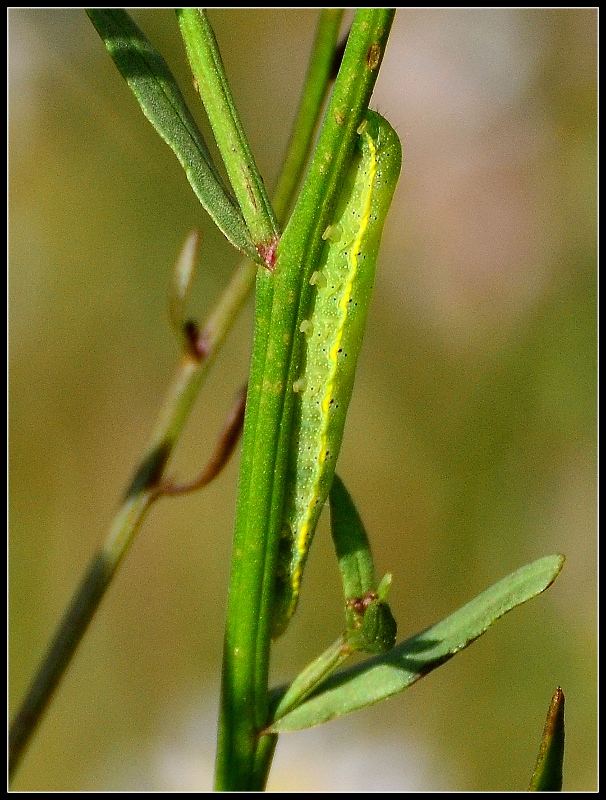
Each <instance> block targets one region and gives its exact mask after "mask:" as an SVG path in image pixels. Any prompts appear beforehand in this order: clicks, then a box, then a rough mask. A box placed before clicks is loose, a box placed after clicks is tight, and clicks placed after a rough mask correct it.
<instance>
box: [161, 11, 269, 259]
mask: <svg viewBox="0 0 606 800" xmlns="http://www.w3.org/2000/svg"><path fill="white" fill-rule="evenodd" d="M177 18H178V20H179V26H180V28H181V35H182V36H183V41H184V42H185V46H186V49H187V56H188V58H189V63H190V66H191V70H192V72H193V75H194V78H195V80H196V85H197V87H198V91H199V93H200V97H201V98H202V102H203V103H204V108H205V109H206V113H207V115H208V119H209V121H210V124H211V127H212V129H213V133H214V134H215V139H216V141H217V145H218V147H219V150H220V152H221V157H222V158H223V163H224V164H225V168H226V170H227V174H228V176H229V180H230V182H231V185H232V188H233V190H234V193H235V195H236V199H237V200H238V203H239V205H240V209H241V210H242V214H243V216H244V219H245V221H246V224H247V227H248V230H249V231H250V235H251V236H252V239H253V242H254V243H255V245H256V246H257V249H258V250H259V252H260V253H261V254H262V255H264V257H265V258H266V260H267V261H268V263H270V264H272V265H273V251H274V249H275V244H276V242H277V237H278V223H277V220H276V217H275V214H274V212H273V208H272V206H271V203H270V202H269V197H268V196H267V193H266V191H265V186H264V184H263V180H262V178H261V176H260V174H259V171H258V169H257V165H256V163H255V159H254V157H253V154H252V151H251V149H250V146H249V144H248V140H247V138H246V134H245V133H244V128H243V127H242V123H241V122H240V117H239V115H238V111H237V109H236V106H235V103H234V101H233V98H232V95H231V90H230V88H229V83H228V81H227V76H226V74H225V68H224V66H223V61H222V59H221V54H220V52H219V48H218V46H217V41H216V39H215V35H214V33H213V30H212V28H211V26H210V23H209V21H208V17H207V16H206V13H205V12H204V11H203V10H202V9H198V8H179V9H177ZM269 252H271V260H270V257H268V256H267V255H266V254H267V253H269Z"/></svg>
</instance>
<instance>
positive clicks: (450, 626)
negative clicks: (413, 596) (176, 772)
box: [268, 555, 564, 733]
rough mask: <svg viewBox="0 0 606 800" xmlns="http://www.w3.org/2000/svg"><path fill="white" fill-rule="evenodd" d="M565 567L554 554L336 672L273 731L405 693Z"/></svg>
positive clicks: (303, 725) (311, 723)
mask: <svg viewBox="0 0 606 800" xmlns="http://www.w3.org/2000/svg"><path fill="white" fill-rule="evenodd" d="M563 564H564V556H562V555H553V556H546V557H545V558H541V559H539V560H538V561H535V562H533V563H532V564H527V565H526V566H525V567H522V568H521V569H519V570H516V572H513V573H512V574H511V575H508V576H507V577H506V578H504V579H503V580H501V581H499V582H498V583H496V584H494V585H493V586H491V587H490V588H489V589H487V590H486V591H485V592H482V594H480V595H478V596H477V597H476V598H474V599H473V600H471V601H470V602H469V603H467V604H466V605H464V606H463V607H462V608H460V609H459V610H458V611H455V612H454V614H451V615H450V616H449V617H446V619H444V620H442V621H441V622H438V623H437V625H433V626H432V627H430V628H427V629H426V630H425V631H422V632H421V633H418V634H416V635H415V636H413V637H411V638H410V639H407V640H406V641H405V642H402V643H401V644H399V645H397V646H396V647H394V649H393V650H391V651H390V652H389V653H386V654H385V655H381V656H377V657H375V658H371V659H368V660H367V661H365V662H363V663H362V664H359V665H357V666H356V667H353V668H351V669H348V670H343V671H341V672H338V673H336V674H335V675H333V676H332V677H331V678H329V679H328V680H327V681H325V682H324V683H323V684H322V685H321V686H320V687H319V688H318V689H317V691H316V692H315V693H314V694H313V695H312V696H311V697H310V698H309V699H308V700H307V701H305V702H304V703H303V704H302V705H300V706H298V707H297V708H296V709H294V710H293V711H291V712H290V713H289V714H286V715H285V716H284V717H282V718H281V719H279V720H276V721H274V723H273V724H272V725H271V726H269V728H268V732H271V733H285V732H287V731H296V730H302V729H304V728H309V727H312V726H314V725H320V724H322V723H323V722H328V721H329V720H331V719H335V718H336V717H340V716H343V715H344V714H348V713H350V712H351V711H355V710H357V709H359V708H364V707H365V706H369V705H372V704H373V703H377V702H378V701H379V700H385V699H387V698H388V697H391V696H392V695H394V694H397V693H398V692H402V691H404V689H407V688H408V687H409V686H411V685H412V684H413V683H415V682H416V681H417V680H419V678H422V677H423V676H424V675H426V674H428V673H429V672H431V671H432V670H434V669H435V668H436V667H438V666H440V665H441V664H444V663H445V662H446V661H448V660H449V659H450V658H452V656H453V655H454V654H455V653H457V652H458V651H459V650H462V649H463V648H464V647H467V646H468V645H469V644H471V643H472V642H473V641H475V640H476V639H477V638H478V637H479V636H481V635H482V634H483V633H484V632H485V631H486V630H487V629H488V628H489V627H490V626H491V625H492V624H493V623H494V622H496V620H497V619H499V618H500V617H502V616H503V615H504V614H506V613H507V612H508V611H511V610H512V609H513V608H515V607H516V606H519V605H521V604H522V603H525V602H526V601H527V600H530V599H531V598H533V597H536V595H538V594H540V593H541V592H543V591H545V589H547V588H548V587H549V586H550V585H551V584H552V583H553V581H554V580H555V579H556V577H557V576H558V574H559V572H560V570H561V569H562V566H563Z"/></svg>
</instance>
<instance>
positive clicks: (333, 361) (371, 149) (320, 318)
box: [273, 111, 401, 638]
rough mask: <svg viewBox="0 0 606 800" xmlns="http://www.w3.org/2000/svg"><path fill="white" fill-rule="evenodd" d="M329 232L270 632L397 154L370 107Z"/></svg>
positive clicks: (292, 565) (363, 309)
mask: <svg viewBox="0 0 606 800" xmlns="http://www.w3.org/2000/svg"><path fill="white" fill-rule="evenodd" d="M358 133H359V134H360V135H359V139H358V142H357V146H356V150H355V153H354V156H353V159H352V164H351V167H350V169H349V170H348V173H347V177H346V181H345V183H344V186H343V189H342V191H341V193H340V196H339V200H338V202H337V206H336V210H335V220H334V223H333V224H332V225H330V226H329V227H328V228H327V230H326V232H325V234H324V238H325V239H326V246H325V250H324V254H323V257H322V262H321V265H320V269H318V270H317V271H315V272H314V273H313V274H312V277H311V279H310V283H311V284H312V285H313V286H314V287H315V291H314V299H313V310H312V313H311V317H310V319H309V320H305V321H304V323H303V324H302V325H301V328H300V330H301V335H305V337H306V347H305V369H304V371H303V373H302V374H301V376H300V377H299V379H298V380H297V381H295V385H294V386H293V390H294V391H296V392H298V397H299V398H300V399H299V400H298V408H297V417H296V425H295V441H294V442H293V447H292V453H293V455H292V459H291V463H290V467H289V475H288V480H287V487H286V505H285V519H284V525H283V531H282V538H281V542H280V555H279V564H278V573H277V582H276V592H275V604H274V623H273V635H274V638H275V637H276V636H279V635H280V634H281V633H282V632H283V630H284V629H285V628H286V625H287V624H288V620H289V619H290V617H291V616H292V615H293V613H294V611H295V608H296V605H297V601H298V597H299V591H300V585H301V577H302V572H303V568H304V566H305V562H306V560H307V554H308V552H309V546H310V544H311V539H312V537H313V534H314V531H315V528H316V525H317V522H318V518H319V515H320V511H321V510H322V507H323V505H324V502H325V501H326V499H327V497H328V493H329V491H330V486H331V483H332V479H333V477H334V473H335V466H336V460H337V456H338V453H339V449H340V446H341V440H342V438H343V429H344V426H345V418H346V414H347V408H348V405H349V399H350V397H351V392H352V388H353V381H354V376H355V369H356V363H357V360H358V355H359V352H360V347H361V344H362V338H363V335H364V326H365V322H366V316H367V312H368V307H369V303H370V296H371V293H372V286H373V282H374V273H375V265H376V259H377V252H378V249H379V244H380V240H381V233H382V231H383V224H384V222H385V218H386V216H387V212H388V210H389V206H390V204H391V199H392V197H393V193H394V190H395V186H396V183H397V180H398V176H399V172H400V163H401V147H400V141H399V139H398V136H397V134H396V133H395V131H394V130H393V128H392V127H391V126H390V125H389V123H388V122H387V121H386V120H384V119H383V118H382V117H381V116H380V115H379V114H377V113H375V112H373V111H368V112H367V115H366V117H365V119H364V121H363V122H362V124H361V125H360V127H359V129H358Z"/></svg>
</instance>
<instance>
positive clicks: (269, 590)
mask: <svg viewBox="0 0 606 800" xmlns="http://www.w3.org/2000/svg"><path fill="white" fill-rule="evenodd" d="M393 13H394V12H393V11H392V10H389V9H363V10H361V11H358V12H357V14H356V18H355V20H354V24H353V26H352V30H351V33H350V37H349V43H348V46H347V48H346V51H345V54H344V59H343V64H342V68H341V70H340V72H339V76H338V78H337V81H336V83H335V88H334V91H333V96H332V99H331V103H330V105H329V108H328V111H327V114H326V119H325V125H324V127H323V129H322V132H321V133H320V138H319V142H318V147H317V148H316V151H315V153H314V158H313V161H312V164H311V166H310V170H309V173H308V178H307V180H306V183H305V185H304V187H303V189H302V191H301V195H300V197H299V201H298V203H297V206H296V208H295V211H294V212H293V215H292V217H291V220H290V221H289V224H288V226H287V228H286V231H285V233H284V235H283V237H282V240H281V241H280V245H279V247H278V259H277V263H276V269H275V272H274V273H269V272H268V271H267V270H261V271H260V272H259V275H258V280H257V302H256V311H255V335H254V341H253V355H252V366H251V375H250V382H249V397H248V403H247V410H246V419H245V425H244V440H243V450H242V462H241V469H240V482H239V489H238V506H237V512H236V527H235V534H234V549H233V554H232V570H231V578H230V591H229V600H228V619H227V625H226V636H225V645H224V661H223V683H222V697H221V717H220V722H219V745H218V752H217V770H216V783H215V786H216V788H217V789H219V790H224V791H250V790H254V789H258V788H259V787H260V786H262V785H264V781H265V777H266V776H264V775H260V774H259V773H258V771H257V770H258V769H259V768H260V764H259V761H260V759H259V757H258V755H257V748H258V747H259V746H260V745H259V736H260V734H261V732H262V730H263V729H264V727H265V725H266V723H267V720H268V714H269V687H268V673H269V653H270V631H271V618H272V603H273V587H274V580H275V572H276V562H277V555H278V544H279V536H280V530H281V523H282V509H283V503H284V487H285V477H286V471H287V470H286V467H287V459H288V452H289V447H290V443H291V440H292V420H293V411H294V400H293V393H292V391H291V390H290V387H292V384H293V381H294V377H293V376H294V374H295V372H296V371H297V370H300V359H301V352H300V351H301V344H300V342H298V339H299V338H300V337H296V335H295V331H296V325H297V322H298V321H300V320H299V319H298V318H299V315H300V314H301V313H302V309H303V305H300V297H301V293H302V290H303V291H304V292H306V291H307V289H309V287H308V286H307V288H306V279H307V281H308V279H309V273H308V270H310V269H312V268H313V266H312V265H313V263H314V258H315V260H316V262H317V260H318V259H319V255H320V250H321V246H322V239H321V232H322V230H323V229H324V228H325V226H326V224H327V221H328V218H329V214H330V211H331V208H332V205H331V204H334V201H335V198H336V194H337V190H338V188H339V181H341V180H342V176H343V174H344V172H345V169H346V167H347V163H348V158H349V154H350V153H351V151H352V149H353V144H354V137H355V135H356V129H357V126H358V125H359V122H360V119H361V117H362V114H363V112H364V110H365V108H366V107H367V105H368V101H369V100H370V96H371V93H372V89H373V87H374V83H375V81H376V77H377V74H378V68H379V65H380V63H381V59H382V55H383V52H384V49H385V45H386V42H387V37H388V35H389V30H390V27H391V21H392V19H393ZM327 165H329V166H328V168H327ZM312 199H313V200H314V202H315V204H312V202H311V201H312ZM263 746H265V745H263ZM264 766H265V768H268V766H269V764H268V762H267V763H266V762H265V761H264Z"/></svg>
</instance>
